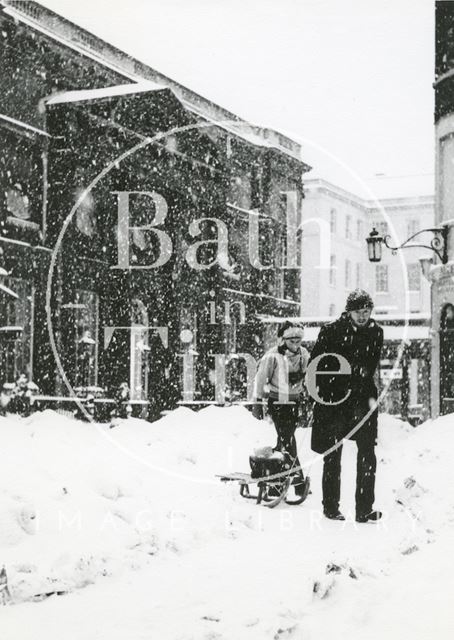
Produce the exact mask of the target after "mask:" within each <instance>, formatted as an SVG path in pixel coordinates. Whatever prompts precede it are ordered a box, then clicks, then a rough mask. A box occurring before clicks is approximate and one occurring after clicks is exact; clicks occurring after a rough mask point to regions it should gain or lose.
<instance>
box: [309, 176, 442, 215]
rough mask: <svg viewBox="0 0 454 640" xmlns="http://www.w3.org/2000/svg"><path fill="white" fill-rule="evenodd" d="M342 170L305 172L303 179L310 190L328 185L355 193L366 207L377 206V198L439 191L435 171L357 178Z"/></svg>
mask: <svg viewBox="0 0 454 640" xmlns="http://www.w3.org/2000/svg"><path fill="white" fill-rule="evenodd" d="M349 178H350V179H346V178H345V175H343V174H342V173H341V172H339V174H338V175H335V174H333V173H329V172H327V173H326V174H324V172H323V171H322V170H320V169H319V168H316V169H312V171H309V172H308V173H306V174H305V176H304V178H303V181H304V186H305V189H306V191H310V190H311V189H312V188H314V189H316V188H317V187H324V188H328V189H331V190H333V191H335V192H342V194H343V195H345V196H348V195H350V196H352V197H353V199H355V200H359V201H360V203H361V204H362V205H364V206H370V205H373V203H374V201H377V200H379V201H381V202H383V201H384V200H397V199H400V198H421V197H423V196H425V197H428V198H433V197H434V193H435V176H434V174H433V173H422V174H417V175H396V176H386V175H376V176H373V177H358V179H354V178H353V177H349Z"/></svg>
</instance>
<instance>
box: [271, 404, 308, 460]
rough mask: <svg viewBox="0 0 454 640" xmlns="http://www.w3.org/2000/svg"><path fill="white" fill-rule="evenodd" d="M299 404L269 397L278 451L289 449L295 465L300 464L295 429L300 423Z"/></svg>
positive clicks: (288, 451)
mask: <svg viewBox="0 0 454 640" xmlns="http://www.w3.org/2000/svg"><path fill="white" fill-rule="evenodd" d="M298 411H299V408H298V405H297V404H296V403H295V404H279V403H278V401H277V400H274V399H272V398H269V399H268V412H269V414H270V416H271V419H272V420H273V422H274V426H275V427H276V431H277V444H276V447H275V449H276V451H283V450H284V449H285V451H287V453H288V454H290V456H291V458H292V461H293V460H295V465H298V466H300V463H299V460H298V455H297V453H298V452H297V448H296V439H295V429H296V427H297V425H298Z"/></svg>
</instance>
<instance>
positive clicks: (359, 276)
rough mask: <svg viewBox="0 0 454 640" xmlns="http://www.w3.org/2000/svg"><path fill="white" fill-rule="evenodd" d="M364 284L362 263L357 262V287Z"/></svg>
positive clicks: (359, 287)
mask: <svg viewBox="0 0 454 640" xmlns="http://www.w3.org/2000/svg"><path fill="white" fill-rule="evenodd" d="M362 286H363V274H362V264H361V263H360V262H357V263H356V288H357V289H361V288H362Z"/></svg>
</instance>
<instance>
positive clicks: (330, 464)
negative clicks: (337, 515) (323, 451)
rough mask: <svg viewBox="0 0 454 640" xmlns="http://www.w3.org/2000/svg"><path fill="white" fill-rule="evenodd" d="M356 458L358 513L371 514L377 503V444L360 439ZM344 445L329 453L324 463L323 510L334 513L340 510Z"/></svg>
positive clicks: (357, 442)
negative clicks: (375, 502)
mask: <svg viewBox="0 0 454 640" xmlns="http://www.w3.org/2000/svg"><path fill="white" fill-rule="evenodd" d="M356 444H357V446H358V454H357V458H356V493H355V501H356V513H357V514H367V513H370V512H371V511H372V509H373V506H374V501H375V471H376V469H377V458H376V456H375V442H374V441H373V440H372V441H371V440H370V439H365V438H363V439H358V440H357V441H356ZM341 457H342V445H339V446H338V448H337V449H335V450H334V451H332V452H331V453H329V454H328V455H327V456H325V458H324V463H323V479H322V489H323V508H324V510H325V511H330V512H332V513H334V512H336V511H337V510H338V509H339V500H340V483H341Z"/></svg>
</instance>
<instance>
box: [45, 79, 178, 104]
mask: <svg viewBox="0 0 454 640" xmlns="http://www.w3.org/2000/svg"><path fill="white" fill-rule="evenodd" d="M165 89H168V87H166V86H165V85H162V84H158V83H156V82H151V81H148V80H144V81H143V82H133V83H129V84H119V85H114V86H112V87H103V88H102V89H81V90H78V91H63V92H62V93H56V94H55V95H52V96H51V97H49V98H46V100H45V103H46V104H50V105H52V104H63V103H66V102H82V101H84V100H102V99H103V98H113V97H117V96H125V95H129V94H135V93H145V92H147V91H163V90H165Z"/></svg>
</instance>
